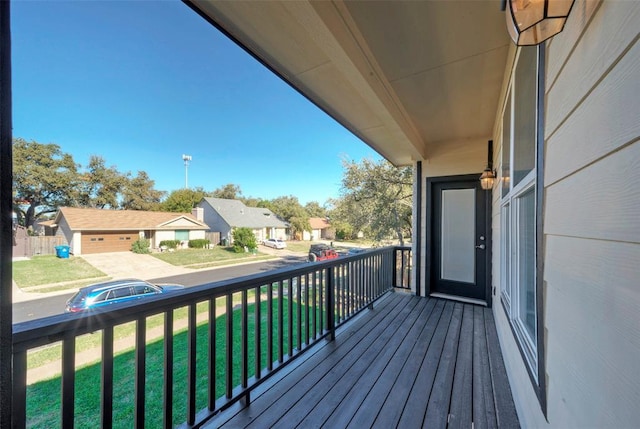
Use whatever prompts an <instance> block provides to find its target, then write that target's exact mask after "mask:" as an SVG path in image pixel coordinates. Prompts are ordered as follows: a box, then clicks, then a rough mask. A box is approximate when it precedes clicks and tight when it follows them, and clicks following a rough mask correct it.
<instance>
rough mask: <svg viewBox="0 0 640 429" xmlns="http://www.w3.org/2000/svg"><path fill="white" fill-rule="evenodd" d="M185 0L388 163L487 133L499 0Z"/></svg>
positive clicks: (496, 87)
mask: <svg viewBox="0 0 640 429" xmlns="http://www.w3.org/2000/svg"><path fill="white" fill-rule="evenodd" d="M191 5H192V6H193V7H194V8H195V9H196V10H199V12H200V13H201V14H202V15H203V16H205V17H206V18H207V19H209V20H210V21H211V22H212V23H214V24H215V25H217V26H218V27H220V28H221V29H223V30H224V31H225V32H226V33H227V34H229V35H230V36H231V37H233V38H234V39H236V41H238V42H239V43H240V44H241V45H243V46H244V47H245V48H246V49H247V50H248V51H250V52H251V53H252V54H253V55H255V56H256V57H258V58H259V59H260V60H261V61H262V62H264V63H265V64H266V65H268V66H269V67H271V68H272V69H273V70H274V71H276V72H277V73H279V74H280V75H281V76H282V77H283V78H284V79H285V80H287V81H288V82H289V83H290V84H291V85H293V86H294V87H296V88H297V89H298V90H299V91H300V92H301V93H303V94H304V95H305V96H306V97H308V98H309V99H310V100H312V101H313V102H314V103H316V104H317V105H318V106H319V107H320V108H322V109H323V110H325V111H326V112H327V113H329V114H330V115H331V116H333V117H334V118H335V119H336V120H337V121H339V122H340V123H341V124H343V125H344V126H345V127H346V128H348V129H349V130H350V131H351V132H353V133H354V134H355V135H357V136H358V137H360V138H361V139H362V140H363V141H365V142H366V143H367V144H368V145H369V146H371V147H372V148H373V149H375V150H376V151H378V152H379V153H380V154H381V155H383V156H384V157H385V158H387V159H388V160H389V161H391V162H392V163H393V164H395V165H407V164H411V162H412V161H414V160H418V159H426V158H428V157H429V150H430V146H431V145H432V144H434V143H439V144H442V142H447V141H459V140H460V139H470V138H486V139H490V138H491V132H492V127H493V124H494V119H495V115H496V112H497V105H498V99H499V93H500V89H501V85H502V80H503V73H504V70H505V61H506V56H507V51H508V46H509V39H508V35H507V32H506V27H505V23H504V12H502V11H500V2H499V1H497V0H491V1H490V0H469V1H459V0H447V1H444V0H422V1H384V0H380V1H366V0H365V1H347V2H343V1H317V2H316V1H312V2H309V1H306V0H305V1H303V0H299V1H278V0H270V1H210V0H207V1H198V2H195V3H192V4H191Z"/></svg>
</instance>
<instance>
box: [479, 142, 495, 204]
mask: <svg viewBox="0 0 640 429" xmlns="http://www.w3.org/2000/svg"><path fill="white" fill-rule="evenodd" d="M488 146H489V148H488V150H487V168H485V169H484V171H483V172H482V175H481V176H480V186H481V187H482V189H484V190H485V191H489V190H491V189H493V184H494V183H495V181H496V171H495V170H494V169H493V140H489V144H488Z"/></svg>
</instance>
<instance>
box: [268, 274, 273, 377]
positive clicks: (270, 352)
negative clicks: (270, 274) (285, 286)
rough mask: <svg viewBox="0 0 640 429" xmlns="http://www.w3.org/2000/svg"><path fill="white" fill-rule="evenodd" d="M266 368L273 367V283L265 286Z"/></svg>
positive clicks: (270, 368)
mask: <svg viewBox="0 0 640 429" xmlns="http://www.w3.org/2000/svg"><path fill="white" fill-rule="evenodd" d="M267 326H268V328H267V369H268V370H269V371H271V370H272V369H273V329H274V326H273V283H271V282H269V286H267Z"/></svg>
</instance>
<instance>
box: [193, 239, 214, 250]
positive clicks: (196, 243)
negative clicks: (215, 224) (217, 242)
mask: <svg viewBox="0 0 640 429" xmlns="http://www.w3.org/2000/svg"><path fill="white" fill-rule="evenodd" d="M210 243H211V241H210V240H207V239H206V238H196V239H195V240H189V248H193V249H204V248H205V247H209V244H210Z"/></svg>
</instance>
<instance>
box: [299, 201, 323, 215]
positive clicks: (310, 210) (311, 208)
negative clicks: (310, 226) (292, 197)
mask: <svg viewBox="0 0 640 429" xmlns="http://www.w3.org/2000/svg"><path fill="white" fill-rule="evenodd" d="M304 209H305V211H306V212H307V214H308V215H309V217H326V216H327V209H326V208H324V207H322V206H321V205H320V203H318V202H317V201H309V202H308V203H307V204H305V206H304Z"/></svg>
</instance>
